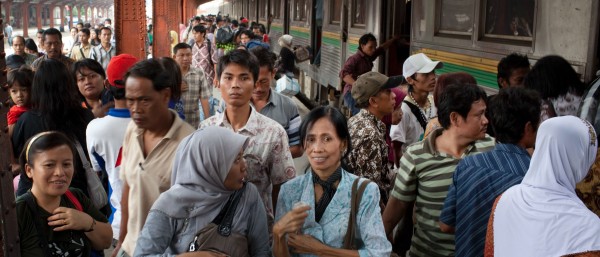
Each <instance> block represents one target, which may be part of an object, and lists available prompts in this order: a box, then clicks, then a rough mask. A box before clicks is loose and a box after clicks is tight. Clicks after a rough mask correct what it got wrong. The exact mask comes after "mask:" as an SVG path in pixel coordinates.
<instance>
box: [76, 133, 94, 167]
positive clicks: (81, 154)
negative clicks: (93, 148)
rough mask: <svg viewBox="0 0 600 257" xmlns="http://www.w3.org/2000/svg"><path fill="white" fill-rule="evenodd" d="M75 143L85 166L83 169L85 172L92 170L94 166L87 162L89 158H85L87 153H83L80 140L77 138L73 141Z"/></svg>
mask: <svg viewBox="0 0 600 257" xmlns="http://www.w3.org/2000/svg"><path fill="white" fill-rule="evenodd" d="M73 141H74V142H75V148H77V154H79V159H80V160H81V164H82V165H83V168H84V169H85V170H88V169H91V168H92V165H91V164H90V162H89V161H88V160H87V158H85V153H84V152H83V147H82V146H81V144H80V143H79V140H77V139H76V138H75V139H73Z"/></svg>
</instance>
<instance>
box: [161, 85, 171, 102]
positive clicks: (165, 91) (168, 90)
mask: <svg viewBox="0 0 600 257" xmlns="http://www.w3.org/2000/svg"><path fill="white" fill-rule="evenodd" d="M161 94H163V99H164V100H165V101H166V102H167V103H168V102H169V100H170V99H171V88H168V87H167V88H164V89H163V90H161Z"/></svg>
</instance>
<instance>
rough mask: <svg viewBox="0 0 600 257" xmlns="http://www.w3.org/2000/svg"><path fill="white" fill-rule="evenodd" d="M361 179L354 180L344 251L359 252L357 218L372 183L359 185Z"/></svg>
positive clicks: (396, 256)
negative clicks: (368, 186)
mask: <svg viewBox="0 0 600 257" xmlns="http://www.w3.org/2000/svg"><path fill="white" fill-rule="evenodd" d="M359 181H360V178H357V179H355V180H354V183H352V194H351V199H350V218H349V219H348V230H347V231H346V235H345V236H344V244H343V247H344V249H349V250H358V248H359V244H358V243H360V241H357V240H355V236H356V216H357V215H358V207H359V206H360V201H361V199H362V196H363V193H364V192H365V189H366V188H367V185H368V184H369V183H371V181H370V180H368V179H365V180H363V182H362V183H360V185H359ZM390 257H398V255H397V254H396V253H393V252H392V253H391V254H390Z"/></svg>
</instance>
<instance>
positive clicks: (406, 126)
mask: <svg viewBox="0 0 600 257" xmlns="http://www.w3.org/2000/svg"><path fill="white" fill-rule="evenodd" d="M401 108H402V112H403V113H404V115H403V116H402V120H400V122H399V123H398V125H392V127H391V129H390V138H391V139H392V141H397V142H402V143H406V142H407V139H408V133H409V131H410V124H411V123H412V115H411V114H412V112H411V110H410V108H409V107H408V105H406V104H405V103H402V107H401Z"/></svg>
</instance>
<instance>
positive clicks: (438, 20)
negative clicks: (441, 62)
mask: <svg viewBox="0 0 600 257" xmlns="http://www.w3.org/2000/svg"><path fill="white" fill-rule="evenodd" d="M443 1H444V0H436V1H435V17H434V26H435V27H434V36H436V37H448V38H456V39H469V40H470V39H472V38H473V36H474V35H475V33H476V32H475V31H476V29H475V26H476V24H477V18H478V17H477V6H476V3H477V2H478V1H477V0H468V1H471V2H472V4H471V6H473V9H472V10H471V17H472V23H471V32H462V31H453V30H446V29H442V28H441V26H442V25H441V24H442V14H443V12H442V5H443Z"/></svg>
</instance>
